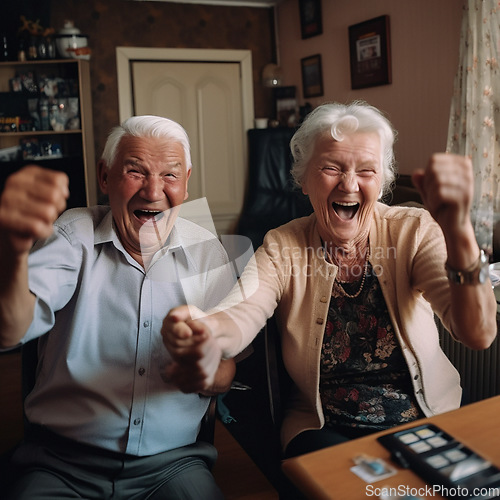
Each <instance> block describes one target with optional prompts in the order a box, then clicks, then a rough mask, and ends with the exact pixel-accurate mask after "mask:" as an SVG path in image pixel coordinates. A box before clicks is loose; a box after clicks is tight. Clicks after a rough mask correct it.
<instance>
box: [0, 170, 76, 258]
mask: <svg viewBox="0 0 500 500" xmlns="http://www.w3.org/2000/svg"><path fill="white" fill-rule="evenodd" d="M68 196H69V190H68V177H67V175H66V174H64V173H62V172H56V171H53V170H49V169H46V168H42V167H37V166H35V165H30V166H28V167H25V168H22V169H21V170H19V171H17V172H16V173H14V174H12V175H11V176H10V177H9V178H8V179H7V182H6V183H5V188H4V190H3V193H2V196H1V198H0V230H1V231H2V235H3V236H2V237H3V239H4V244H9V245H10V249H11V250H13V251H14V252H15V253H17V254H21V253H26V252H28V251H29V250H30V249H31V247H32V245H33V243H34V241H35V240H37V239H41V238H46V237H47V236H50V235H51V234H52V231H53V228H52V225H53V223H54V221H55V220H56V219H57V217H58V216H59V214H60V213H61V212H62V211H63V210H64V209H65V208H66V200H67V198H68Z"/></svg>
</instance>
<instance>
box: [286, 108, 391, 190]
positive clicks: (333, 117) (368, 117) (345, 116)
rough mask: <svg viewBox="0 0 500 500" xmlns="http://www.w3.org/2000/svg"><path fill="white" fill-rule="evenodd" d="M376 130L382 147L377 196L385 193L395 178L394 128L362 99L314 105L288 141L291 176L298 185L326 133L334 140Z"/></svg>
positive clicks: (300, 183)
mask: <svg viewBox="0 0 500 500" xmlns="http://www.w3.org/2000/svg"><path fill="white" fill-rule="evenodd" d="M354 132H376V133H378V134H379V137H380V144H381V149H382V188H381V193H380V197H383V196H384V195H385V194H387V193H388V192H389V191H390V189H391V186H392V184H393V182H394V179H395V177H396V166H395V159H394V150H393V146H394V141H395V139H396V131H395V130H394V128H393V126H392V124H391V123H390V121H389V120H388V119H387V118H386V117H385V116H384V115H383V114H382V113H381V112H380V111H379V110H378V109H377V108H375V107H374V106H370V105H369V104H367V103H366V102H364V101H353V102H352V103H350V104H339V103H327V104H322V105H321V106H318V107H317V108H315V109H314V110H313V111H312V112H311V113H309V115H307V117H306V119H305V120H304V122H303V123H302V125H301V126H300V128H299V129H298V130H297V132H295V134H294V136H293V137H292V140H291V141H290V149H291V151H292V156H293V166H292V170H291V173H292V177H293V179H294V181H295V184H296V185H297V186H302V182H303V180H304V176H305V174H306V170H307V166H308V162H309V160H310V158H311V156H312V154H313V151H314V147H315V144H316V140H317V139H318V137H320V136H322V135H324V134H325V133H329V134H331V136H332V139H333V140H335V141H342V140H343V139H344V136H345V135H346V134H351V133H354Z"/></svg>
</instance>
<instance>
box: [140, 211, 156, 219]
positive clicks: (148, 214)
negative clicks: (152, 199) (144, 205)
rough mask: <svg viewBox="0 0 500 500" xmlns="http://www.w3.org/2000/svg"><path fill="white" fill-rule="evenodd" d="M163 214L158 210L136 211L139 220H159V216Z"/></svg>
mask: <svg viewBox="0 0 500 500" xmlns="http://www.w3.org/2000/svg"><path fill="white" fill-rule="evenodd" d="M161 214H162V212H161V211H158V210H136V211H135V215H136V216H137V217H139V218H148V219H152V218H156V219H158V218H159V216H160V215H161Z"/></svg>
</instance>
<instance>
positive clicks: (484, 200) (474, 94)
mask: <svg viewBox="0 0 500 500" xmlns="http://www.w3.org/2000/svg"><path fill="white" fill-rule="evenodd" d="M499 32H500V2H499V1H497V0H464V4H463V17H462V28H461V35H460V52H459V65H458V71H457V74H456V76H455V82H454V92H453V98H452V104H451V111H450V122H449V128H448V144H447V150H448V151H449V152H451V153H457V154H461V155H467V156H469V157H470V158H471V160H472V163H473V165H474V189H475V193H474V201H473V205H472V212H471V217H472V222H473V224H474V229H475V233H476V239H477V242H478V244H479V246H480V247H481V248H484V249H485V250H487V251H489V252H490V253H492V251H493V227H494V226H495V224H496V225H497V226H499V227H500V188H499V181H500V142H499V141H500V69H499V54H500V35H499Z"/></svg>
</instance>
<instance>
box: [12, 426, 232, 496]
mask: <svg viewBox="0 0 500 500" xmlns="http://www.w3.org/2000/svg"><path fill="white" fill-rule="evenodd" d="M216 458H217V451H216V450H215V448H214V447H213V446H212V445H211V444H208V443H205V442H197V443H194V444H192V445H189V446H184V447H182V448H177V449H175V450H170V451H167V452H164V453H160V454H157V455H152V456H147V457H136V456H132V455H124V454H121V453H115V452H110V451H107V450H103V449H100V448H96V447H93V446H88V445H84V444H81V443H77V442H75V441H73V440H70V439H66V438H62V437H60V436H57V435H56V434H53V433H50V432H47V431H44V430H42V431H40V429H39V430H37V432H35V433H34V434H33V435H32V436H30V437H28V439H27V440H26V442H24V443H23V444H21V445H20V446H19V447H18V449H17V450H16V451H15V452H14V454H13V456H12V460H11V465H12V468H13V469H12V470H13V472H15V474H14V475H13V478H14V479H15V480H14V481H13V484H12V485H11V487H10V489H9V490H8V493H7V496H5V497H2V498H5V499H6V500H42V499H43V500H54V499H58V500H59V499H70V498H85V499H88V500H90V499H95V500H104V499H117V500H146V499H148V500H167V499H168V500H177V499H178V500H212V499H213V500H222V499H223V498H224V496H223V494H222V492H221V490H220V489H219V487H218V486H217V484H216V482H215V479H214V477H213V476H212V474H211V472H210V468H211V466H212V465H213V463H214V462H215V459H216Z"/></svg>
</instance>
